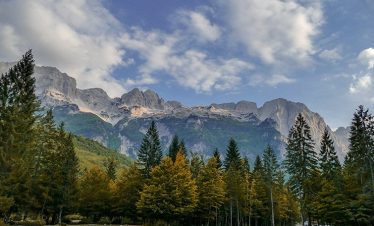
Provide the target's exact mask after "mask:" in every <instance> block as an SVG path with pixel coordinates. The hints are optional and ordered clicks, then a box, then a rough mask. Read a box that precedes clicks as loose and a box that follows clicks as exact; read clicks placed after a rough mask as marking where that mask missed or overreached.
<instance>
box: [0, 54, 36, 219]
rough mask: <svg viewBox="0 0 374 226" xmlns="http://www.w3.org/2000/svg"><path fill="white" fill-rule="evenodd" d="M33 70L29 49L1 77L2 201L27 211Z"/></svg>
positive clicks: (0, 187) (33, 107)
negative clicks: (5, 200) (4, 200)
mask: <svg viewBox="0 0 374 226" xmlns="http://www.w3.org/2000/svg"><path fill="white" fill-rule="evenodd" d="M33 70H34V59H33V55H32V52H31V50H30V51H28V52H26V54H25V55H23V56H22V59H21V60H20V61H19V62H18V63H16V64H15V65H14V66H13V67H12V68H10V69H9V71H8V72H7V73H5V74H2V75H1V77H0V198H2V199H7V200H12V202H8V203H13V204H14V206H18V207H19V209H21V208H22V209H23V210H24V211H27V210H26V209H27V208H28V206H29V205H30V204H31V203H30V202H28V201H29V200H30V199H29V198H28V197H27V194H28V192H25V191H28V190H29V189H28V183H29V182H30V179H31V178H30V176H31V174H30V173H28V171H29V170H30V169H31V168H32V164H33V163H34V160H33V157H34V151H35V150H34V142H35V136H36V133H35V131H34V123H35V121H36V118H37V117H36V116H35V112H36V111H37V110H38V109H39V102H38V100H37V98H36V96H35V93H34V90H35V79H34V78H33V77H32V74H33ZM17 191H22V193H19V192H17ZM9 215H10V212H9ZM9 215H8V216H9ZM5 218H7V217H5Z"/></svg>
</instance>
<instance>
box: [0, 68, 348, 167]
mask: <svg viewBox="0 0 374 226" xmlns="http://www.w3.org/2000/svg"><path fill="white" fill-rule="evenodd" d="M12 65H13V63H0V73H4V72H6V71H7V70H8V69H9V68H10V67H11V66H12ZM34 76H35V79H36V94H37V96H38V98H39V99H40V101H41V103H42V106H43V107H44V108H45V109H47V108H52V109H53V113H54V116H55V119H56V121H57V122H62V121H63V122H64V123H65V126H66V128H67V129H68V130H69V131H71V132H72V133H74V134H76V135H81V136H84V137H87V138H91V139H94V140H96V141H98V142H100V143H102V144H103V145H105V146H107V147H109V148H113V149H116V150H118V151H120V152H121V153H123V154H125V155H128V156H130V157H132V158H135V157H136V153H137V150H138V148H139V146H140V144H141V140H142V138H143V135H144V134H145V132H146V130H147V127H148V126H149V124H150V122H151V121H152V120H155V121H156V122H157V126H158V130H159V134H160V139H161V144H162V147H163V149H164V152H166V151H167V147H168V145H169V144H170V142H171V139H172V137H173V136H174V135H175V134H177V135H178V136H179V137H180V138H182V139H183V140H184V142H185V144H186V146H187V148H188V150H190V151H192V152H196V153H198V154H201V155H203V156H209V155H211V154H212V152H213V150H214V149H215V148H218V150H219V151H220V152H221V154H224V152H225V148H226V146H227V142H228V140H229V139H230V138H231V137H233V138H235V139H236V141H237V142H238V146H239V148H240V150H241V152H242V154H243V155H246V156H248V157H249V158H250V159H251V160H252V161H253V160H254V158H255V156H256V155H259V154H261V153H262V151H263V150H264V148H265V147H266V145H268V144H270V145H271V146H273V148H274V149H275V150H277V154H278V155H279V157H281V158H282V157H283V156H284V151H285V142H286V139H287V136H288V132H289V130H290V128H291V127H292V125H293V123H294V120H295V118H296V116H297V114H298V113H301V114H302V115H303V116H304V118H305V119H306V121H307V123H308V124H309V126H310V127H311V134H312V137H313V139H314V140H315V143H316V149H318V146H319V145H318V144H319V142H320V137H321V135H322V133H323V131H324V129H325V128H327V129H328V130H329V131H330V133H331V136H332V138H333V140H334V143H335V148H336V150H337V153H338V156H339V158H340V160H342V159H343V158H344V156H345V155H346V153H347V151H348V136H349V128H343V127H340V128H338V129H337V130H336V131H332V130H331V129H330V128H329V127H328V125H327V124H326V123H325V121H324V119H323V118H322V117H321V116H320V115H319V114H318V113H316V112H313V111H311V110H310V109H309V108H308V107H307V106H306V105H305V104H303V103H298V102H292V101H289V100H286V99H282V98H279V99H274V100H270V101H268V102H265V103H264V104H263V105H262V106H257V104H256V103H255V102H251V101H246V100H243V101H239V102H237V103H219V104H216V103H212V104H210V105H207V106H194V107H187V106H185V105H183V104H182V103H180V102H178V101H174V100H171V101H165V100H164V99H163V98H161V97H160V96H159V95H158V94H157V93H156V92H154V91H152V90H149V89H148V90H145V91H142V90H140V89H138V88H135V89H133V90H131V91H130V92H128V93H125V94H123V95H122V96H121V97H116V98H110V97H109V96H108V95H107V93H106V92H105V91H104V90H102V89H100V88H91V89H79V88H77V83H76V80H75V79H74V78H72V77H70V76H69V75H67V74H66V73H62V72H60V71H59V70H58V69H57V68H55V67H45V66H36V67H35V72H34Z"/></svg>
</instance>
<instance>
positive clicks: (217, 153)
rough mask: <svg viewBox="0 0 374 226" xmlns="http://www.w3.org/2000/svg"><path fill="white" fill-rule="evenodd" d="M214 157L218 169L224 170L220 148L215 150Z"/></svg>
mask: <svg viewBox="0 0 374 226" xmlns="http://www.w3.org/2000/svg"><path fill="white" fill-rule="evenodd" d="M213 156H214V157H215V158H216V160H217V168H218V169H221V168H222V160H221V155H220V154H219V151H218V148H216V149H214V152H213Z"/></svg>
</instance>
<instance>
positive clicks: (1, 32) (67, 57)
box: [0, 0, 126, 96]
mask: <svg viewBox="0 0 374 226" xmlns="http://www.w3.org/2000/svg"><path fill="white" fill-rule="evenodd" d="M0 27H1V29H0V40H1V42H0V60H1V61H15V60H16V59H19V57H20V56H21V55H22V54H23V53H24V52H25V51H26V50H28V49H29V48H32V49H33V51H34V55H35V58H36V63H37V64H39V65H49V66H56V67H58V68H59V69H61V70H62V71H64V72H67V73H68V74H69V75H70V76H72V77H75V78H76V79H77V81H78V86H79V87H80V88H89V87H100V88H103V89H105V90H106V91H108V93H109V95H111V96H118V95H120V94H121V93H122V92H123V91H124V88H123V86H122V85H120V84H119V82H118V81H117V80H116V79H115V78H113V77H112V76H111V72H112V70H113V69H114V68H115V67H118V66H120V65H123V64H126V62H124V60H123V57H124V54H125V51H124V49H123V48H122V46H121V43H120V41H119V39H120V38H119V37H120V36H121V32H122V28H121V24H120V23H119V22H118V21H117V20H116V19H115V18H114V17H113V16H112V15H111V13H110V12H109V11H108V10H107V9H105V8H104V6H103V5H102V3H101V1H99V0H65V1H42V0H36V1H21V0H14V1H1V2H0Z"/></svg>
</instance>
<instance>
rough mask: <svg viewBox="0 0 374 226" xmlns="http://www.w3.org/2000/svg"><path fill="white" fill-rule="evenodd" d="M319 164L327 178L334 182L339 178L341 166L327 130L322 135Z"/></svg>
mask: <svg viewBox="0 0 374 226" xmlns="http://www.w3.org/2000/svg"><path fill="white" fill-rule="evenodd" d="M319 164H320V168H321V170H322V176H324V177H325V178H327V179H329V180H332V179H334V178H335V177H337V176H338V175H337V174H338V172H339V171H340V168H341V166H340V163H339V159H338V156H337V154H336V151H335V147H334V141H333V140H332V139H331V137H330V134H329V132H328V130H327V128H325V131H324V133H323V135H322V140H321V151H320V159H319Z"/></svg>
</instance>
